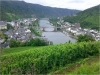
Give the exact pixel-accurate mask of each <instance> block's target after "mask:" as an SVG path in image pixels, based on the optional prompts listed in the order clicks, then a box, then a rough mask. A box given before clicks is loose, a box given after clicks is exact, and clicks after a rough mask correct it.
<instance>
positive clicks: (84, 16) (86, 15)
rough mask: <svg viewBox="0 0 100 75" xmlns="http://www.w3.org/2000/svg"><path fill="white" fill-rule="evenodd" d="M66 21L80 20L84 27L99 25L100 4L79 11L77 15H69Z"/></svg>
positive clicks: (96, 26)
mask: <svg viewBox="0 0 100 75" xmlns="http://www.w3.org/2000/svg"><path fill="white" fill-rule="evenodd" d="M64 21H68V22H71V23H75V22H80V24H81V27H82V28H96V29H98V27H99V5H97V6H95V7H92V8H89V9H87V10H84V11H81V12H79V13H77V15H76V16H72V17H70V16H67V17H65V18H64Z"/></svg>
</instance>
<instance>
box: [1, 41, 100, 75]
mask: <svg viewBox="0 0 100 75" xmlns="http://www.w3.org/2000/svg"><path fill="white" fill-rule="evenodd" d="M99 51H100V42H96V41H95V42H79V43H73V44H72V43H66V44H59V45H52V46H44V47H34V48H33V47H28V48H27V47H24V48H16V49H14V48H8V49H5V50H4V52H3V55H2V57H1V61H2V64H1V70H0V74H48V73H51V72H53V71H56V70H59V69H60V68H61V67H65V66H68V64H71V63H75V62H77V61H78V60H80V59H81V60H83V59H85V58H88V57H89V56H95V55H98V54H99Z"/></svg>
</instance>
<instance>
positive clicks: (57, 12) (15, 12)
mask: <svg viewBox="0 0 100 75" xmlns="http://www.w3.org/2000/svg"><path fill="white" fill-rule="evenodd" d="M77 12H79V10H70V9H62V8H52V7H48V6H42V5H38V4H31V3H26V2H24V1H1V15H2V16H1V19H2V20H13V19H18V18H23V17H24V18H25V17H33V16H35V17H40V18H42V17H62V16H67V15H74V14H76V13H77Z"/></svg>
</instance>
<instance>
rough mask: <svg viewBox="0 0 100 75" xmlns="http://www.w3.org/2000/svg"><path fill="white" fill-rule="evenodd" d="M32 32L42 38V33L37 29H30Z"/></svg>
mask: <svg viewBox="0 0 100 75" xmlns="http://www.w3.org/2000/svg"><path fill="white" fill-rule="evenodd" d="M30 30H31V32H32V33H34V34H35V35H36V36H41V35H42V33H41V32H39V31H38V30H37V29H36V28H30Z"/></svg>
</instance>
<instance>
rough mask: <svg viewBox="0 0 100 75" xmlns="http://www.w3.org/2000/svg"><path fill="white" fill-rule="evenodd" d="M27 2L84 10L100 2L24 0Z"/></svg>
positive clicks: (88, 0) (84, 0)
mask: <svg viewBox="0 0 100 75" xmlns="http://www.w3.org/2000/svg"><path fill="white" fill-rule="evenodd" d="M24 1H25V2H28V3H34V4H40V5H44V6H50V7H58V8H68V9H77V10H85V9H88V8H90V7H93V6H96V5H99V4H100V0H24Z"/></svg>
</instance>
